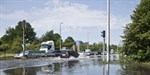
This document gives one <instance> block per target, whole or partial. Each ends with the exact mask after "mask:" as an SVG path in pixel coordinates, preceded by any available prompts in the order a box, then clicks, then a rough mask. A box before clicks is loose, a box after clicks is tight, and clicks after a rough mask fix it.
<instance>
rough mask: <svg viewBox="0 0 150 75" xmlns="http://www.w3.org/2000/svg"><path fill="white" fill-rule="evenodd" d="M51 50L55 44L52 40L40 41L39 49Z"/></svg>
mask: <svg viewBox="0 0 150 75" xmlns="http://www.w3.org/2000/svg"><path fill="white" fill-rule="evenodd" d="M52 50H55V45H54V42H53V41H46V42H42V43H41V46H40V51H45V52H46V53H47V52H49V51H52Z"/></svg>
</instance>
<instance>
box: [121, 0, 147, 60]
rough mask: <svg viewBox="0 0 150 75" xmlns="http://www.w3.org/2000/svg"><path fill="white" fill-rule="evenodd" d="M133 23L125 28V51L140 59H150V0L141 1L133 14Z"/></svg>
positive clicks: (130, 55)
mask: <svg viewBox="0 0 150 75" xmlns="http://www.w3.org/2000/svg"><path fill="white" fill-rule="evenodd" d="M131 20H132V23H130V24H128V25H126V27H125V30H124V36H122V38H123V39H124V51H125V54H126V55H128V56H129V57H132V59H134V60H138V61H147V60H150V1H149V0H141V3H140V4H139V5H138V6H137V8H136V9H135V10H134V12H133V15H131Z"/></svg>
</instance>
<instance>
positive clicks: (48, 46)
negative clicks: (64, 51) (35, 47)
mask: <svg viewBox="0 0 150 75" xmlns="http://www.w3.org/2000/svg"><path fill="white" fill-rule="evenodd" d="M41 48H48V50H49V49H50V48H51V45H48V44H42V45H41Z"/></svg>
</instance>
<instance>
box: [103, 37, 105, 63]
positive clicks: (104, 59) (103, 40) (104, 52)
mask: <svg viewBox="0 0 150 75" xmlns="http://www.w3.org/2000/svg"><path fill="white" fill-rule="evenodd" d="M104 60H105V37H103V61H104Z"/></svg>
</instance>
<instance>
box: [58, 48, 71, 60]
mask: <svg viewBox="0 0 150 75" xmlns="http://www.w3.org/2000/svg"><path fill="white" fill-rule="evenodd" d="M60 57H61V58H69V57H70V55H69V52H68V51H67V50H62V51H61V55H60Z"/></svg>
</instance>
